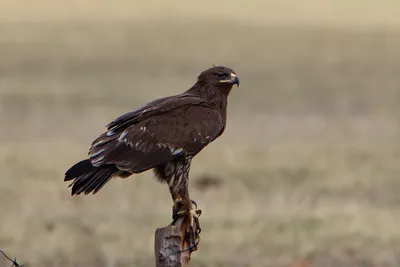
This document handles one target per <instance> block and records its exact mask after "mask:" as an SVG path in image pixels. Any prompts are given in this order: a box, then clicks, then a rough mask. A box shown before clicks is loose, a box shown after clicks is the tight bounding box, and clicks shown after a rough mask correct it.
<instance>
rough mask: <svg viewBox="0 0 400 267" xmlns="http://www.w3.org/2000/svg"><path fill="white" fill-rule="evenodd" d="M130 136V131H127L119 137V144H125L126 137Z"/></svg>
mask: <svg viewBox="0 0 400 267" xmlns="http://www.w3.org/2000/svg"><path fill="white" fill-rule="evenodd" d="M127 135H128V130H125V131H123V132H122V133H121V134H120V136H119V138H118V142H120V143H122V142H125V141H126V138H125V137H126V136H127Z"/></svg>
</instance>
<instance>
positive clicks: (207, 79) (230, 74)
mask: <svg viewBox="0 0 400 267" xmlns="http://www.w3.org/2000/svg"><path fill="white" fill-rule="evenodd" d="M198 80H199V81H200V82H203V83H206V84H211V85H213V86H216V87H219V88H229V90H230V89H231V88H232V86H233V85H235V84H236V85H237V86H239V78H238V76H237V75H236V73H235V72H234V71H233V70H232V69H230V68H227V67H224V66H213V67H212V68H209V69H207V70H205V71H203V72H202V73H201V74H200V75H199V77H198Z"/></svg>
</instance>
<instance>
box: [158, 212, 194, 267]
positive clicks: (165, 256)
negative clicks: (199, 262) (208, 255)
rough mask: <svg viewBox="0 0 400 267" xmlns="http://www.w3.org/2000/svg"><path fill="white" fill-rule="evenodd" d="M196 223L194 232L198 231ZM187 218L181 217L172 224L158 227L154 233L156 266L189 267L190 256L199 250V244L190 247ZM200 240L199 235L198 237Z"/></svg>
mask: <svg viewBox="0 0 400 267" xmlns="http://www.w3.org/2000/svg"><path fill="white" fill-rule="evenodd" d="M196 227H198V224H196V223H195V225H194V228H195V229H194V232H195V233H196V232H197V229H196ZM187 229H188V220H187V218H184V217H181V218H179V219H178V221H177V222H176V223H175V224H174V225H172V224H170V225H168V226H166V227H164V228H158V229H157V230H156V232H155V235H154V253H155V260H156V267H187V266H189V262H190V256H191V254H192V252H193V251H196V250H197V245H198V244H197V245H196V246H194V247H189V244H188V242H187V238H186V236H187ZM197 238H198V240H200V239H199V237H197Z"/></svg>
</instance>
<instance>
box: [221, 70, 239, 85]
mask: <svg viewBox="0 0 400 267" xmlns="http://www.w3.org/2000/svg"><path fill="white" fill-rule="evenodd" d="M220 82H221V83H228V84H236V85H237V86H238V87H239V78H238V77H237V75H236V74H235V73H231V79H230V80H221V81H220Z"/></svg>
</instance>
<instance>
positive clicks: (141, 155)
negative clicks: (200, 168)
mask: <svg viewBox="0 0 400 267" xmlns="http://www.w3.org/2000/svg"><path fill="white" fill-rule="evenodd" d="M223 127H224V125H223V120H222V117H221V115H220V114H219V112H218V111H216V110H214V109H213V108H212V107H211V106H210V105H209V104H208V103H207V102H206V101H205V100H204V99H202V98H199V97H197V96H193V95H180V96H177V97H172V98H167V99H164V100H163V101H161V102H152V103H151V104H149V105H146V106H145V107H143V108H141V109H139V110H137V111H134V112H131V113H127V114H125V115H122V116H121V117H119V118H117V119H116V120H114V121H113V122H111V123H110V124H109V125H108V131H107V132H105V133H103V134H102V135H101V136H100V137H99V138H97V139H96V140H95V141H94V142H93V143H92V145H91V147H90V150H89V157H90V161H91V163H92V164H93V165H94V166H101V165H104V164H115V165H116V166H117V167H118V168H120V169H121V170H125V171H129V172H141V171H144V170H147V169H150V168H153V167H155V166H158V165H160V164H163V163H165V162H168V161H170V160H172V159H174V158H177V157H180V156H182V155H194V154H196V153H198V152H199V151H200V150H201V149H203V148H204V147H205V146H206V145H208V143H210V142H211V141H212V140H214V139H215V137H216V136H217V135H218V134H219V133H220V132H221V130H222V129H223Z"/></svg>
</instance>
